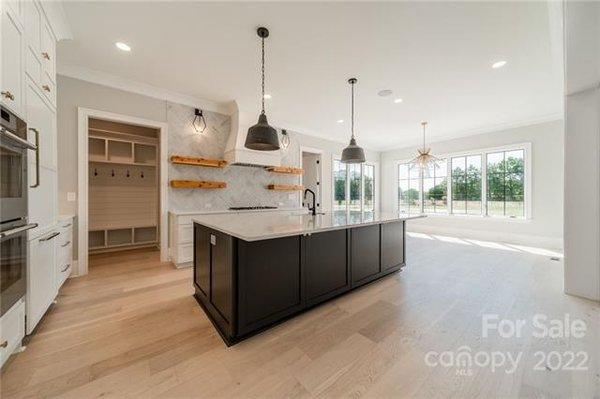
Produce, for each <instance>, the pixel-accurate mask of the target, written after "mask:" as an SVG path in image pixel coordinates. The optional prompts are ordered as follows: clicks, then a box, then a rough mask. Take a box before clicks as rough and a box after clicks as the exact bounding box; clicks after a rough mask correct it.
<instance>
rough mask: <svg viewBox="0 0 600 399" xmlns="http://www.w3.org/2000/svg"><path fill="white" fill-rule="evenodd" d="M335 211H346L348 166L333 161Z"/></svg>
mask: <svg viewBox="0 0 600 399" xmlns="http://www.w3.org/2000/svg"><path fill="white" fill-rule="evenodd" d="M333 210H334V211H339V210H346V164H345V163H341V162H340V161H338V160H337V159H336V160H334V161H333Z"/></svg>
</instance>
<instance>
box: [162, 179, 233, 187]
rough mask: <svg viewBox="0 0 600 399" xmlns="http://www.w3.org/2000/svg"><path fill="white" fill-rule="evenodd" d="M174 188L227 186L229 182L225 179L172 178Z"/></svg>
mask: <svg viewBox="0 0 600 399" xmlns="http://www.w3.org/2000/svg"><path fill="white" fill-rule="evenodd" d="M171 187H173V188H225V187H227V183H225V182H224V181H208V180H171Z"/></svg>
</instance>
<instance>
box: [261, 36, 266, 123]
mask: <svg viewBox="0 0 600 399" xmlns="http://www.w3.org/2000/svg"><path fill="white" fill-rule="evenodd" d="M261 39H262V40H261V41H262V46H261V47H262V58H261V64H262V68H261V74H262V85H261V90H262V98H261V101H262V111H261V114H263V115H264V113H265V38H264V37H263V38H261Z"/></svg>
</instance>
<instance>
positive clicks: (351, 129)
mask: <svg viewBox="0 0 600 399" xmlns="http://www.w3.org/2000/svg"><path fill="white" fill-rule="evenodd" d="M350 86H351V87H352V101H351V106H350V109H351V111H350V114H351V115H352V121H351V125H350V126H351V127H350V131H351V132H352V138H353V139H354V83H350Z"/></svg>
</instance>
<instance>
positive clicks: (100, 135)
mask: <svg viewBox="0 0 600 399" xmlns="http://www.w3.org/2000/svg"><path fill="white" fill-rule="evenodd" d="M159 145H160V143H159V130H157V129H152V128H147V127H142V126H135V125H130V124H125V123H119V122H112V121H105V120H101V119H95V118H90V119H89V122H88V152H89V158H88V160H89V171H88V172H89V180H88V182H89V185H88V187H89V192H88V199H89V200H88V201H89V227H88V234H89V237H88V247H89V253H90V254H93V253H98V252H106V251H114V250H122V249H129V248H140V247H149V246H158V244H159V239H158V237H159V236H160V235H159V212H160V201H159V171H160V168H159V159H160V157H159V155H158V154H159V153H160V152H159Z"/></svg>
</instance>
